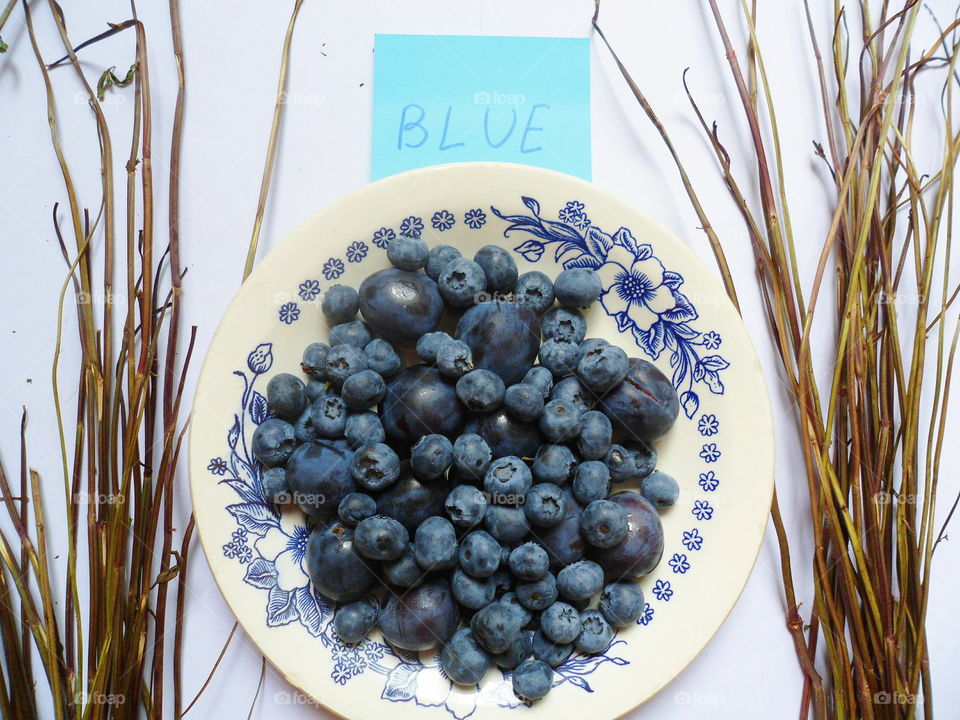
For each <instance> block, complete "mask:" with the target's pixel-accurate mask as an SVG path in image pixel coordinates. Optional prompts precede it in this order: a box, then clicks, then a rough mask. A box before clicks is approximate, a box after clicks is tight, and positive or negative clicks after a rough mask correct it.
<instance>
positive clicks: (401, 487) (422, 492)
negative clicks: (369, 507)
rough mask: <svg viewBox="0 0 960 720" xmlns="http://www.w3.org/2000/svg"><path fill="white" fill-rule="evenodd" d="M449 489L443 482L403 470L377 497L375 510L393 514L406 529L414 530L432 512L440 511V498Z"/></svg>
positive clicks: (441, 506)
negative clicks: (426, 480) (422, 477)
mask: <svg viewBox="0 0 960 720" xmlns="http://www.w3.org/2000/svg"><path fill="white" fill-rule="evenodd" d="M448 489H449V488H448V487H447V485H446V483H444V482H436V481H435V482H432V483H429V484H424V483H422V482H420V481H419V480H417V478H415V477H414V476H413V475H412V474H410V473H409V472H405V473H403V474H402V475H401V477H400V479H399V480H398V481H397V482H395V483H394V484H393V485H392V486H391V487H390V488H389V489H388V490H386V491H385V492H382V493H380V495H379V496H378V497H377V512H378V513H380V514H381V515H389V516H390V517H392V518H396V519H397V520H399V521H400V522H401V523H403V525H404V527H406V528H407V531H408V532H410V533H414V532H416V530H417V527H418V526H419V525H420V523H422V522H423V521H424V520H426V519H427V518H428V517H430V516H431V515H443V501H444V499H446V497H447V491H448Z"/></svg>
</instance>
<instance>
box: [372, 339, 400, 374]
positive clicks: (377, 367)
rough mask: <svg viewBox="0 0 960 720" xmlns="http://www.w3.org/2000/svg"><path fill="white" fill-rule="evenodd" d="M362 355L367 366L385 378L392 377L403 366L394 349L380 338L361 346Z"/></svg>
mask: <svg viewBox="0 0 960 720" xmlns="http://www.w3.org/2000/svg"><path fill="white" fill-rule="evenodd" d="M363 355H364V357H365V358H366V359H367V367H369V368H370V369H371V370H373V371H374V372H378V373H380V375H381V376H383V377H385V378H388V377H393V376H394V375H396V374H397V373H398V372H400V369H401V368H402V367H403V361H402V360H401V359H400V356H399V355H398V354H397V351H396V349H395V348H394V347H393V345H391V344H390V343H388V342H387V341H386V340H384V339H382V338H374V339H373V340H371V341H370V342H368V343H367V344H366V345H365V346H364V347H363Z"/></svg>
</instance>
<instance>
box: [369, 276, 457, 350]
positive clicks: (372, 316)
mask: <svg viewBox="0 0 960 720" xmlns="http://www.w3.org/2000/svg"><path fill="white" fill-rule="evenodd" d="M360 314H361V315H363V319H364V320H366V321H367V324H368V325H369V326H370V327H372V328H373V329H374V330H376V331H377V332H378V333H379V334H380V335H382V336H383V337H384V338H386V339H387V340H389V341H390V342H395V343H401V344H411V343H415V342H416V341H417V338H419V337H420V336H421V335H423V334H424V333H428V332H430V331H431V330H433V329H434V328H435V327H436V326H437V323H438V322H440V316H441V315H442V314H443V298H442V297H441V296H440V289H439V288H438V287H437V284H436V283H435V282H434V281H433V280H431V279H430V278H429V277H427V276H426V275H423V274H421V273H417V272H410V271H409V270H399V269H397V268H387V269H385V270H378V271H377V272H375V273H373V274H372V275H370V276H368V277H367V278H366V279H365V280H364V281H363V282H362V283H361V284H360Z"/></svg>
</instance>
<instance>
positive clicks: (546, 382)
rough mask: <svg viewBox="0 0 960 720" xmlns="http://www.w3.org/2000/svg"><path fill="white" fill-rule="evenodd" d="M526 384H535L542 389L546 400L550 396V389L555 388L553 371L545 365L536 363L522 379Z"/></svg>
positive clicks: (538, 388) (541, 392)
mask: <svg viewBox="0 0 960 720" xmlns="http://www.w3.org/2000/svg"><path fill="white" fill-rule="evenodd" d="M521 382H523V383H524V384H525V385H533V386H534V387H535V388H537V390H539V391H540V394H541V395H542V396H543V399H544V401H546V400H547V398H549V397H550V391H551V390H553V373H552V372H550V371H549V370H547V369H546V368H545V367H541V366H540V365H535V366H534V367H532V368H530V369H529V370H527V374H526V375H524V376H523V380H522V381H521Z"/></svg>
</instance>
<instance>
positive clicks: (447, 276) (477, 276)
mask: <svg viewBox="0 0 960 720" xmlns="http://www.w3.org/2000/svg"><path fill="white" fill-rule="evenodd" d="M486 284H487V278H486V276H485V275H484V274H483V268H482V267H480V266H479V265H477V263H475V262H474V261H473V260H467V259H466V258H464V257H459V258H456V259H455V260H451V261H450V262H448V263H447V264H446V265H444V266H443V269H442V270H441V271H440V274H439V275H438V276H437V285H439V286H440V294H441V295H442V296H443V299H444V301H446V303H447V305H450V306H451V307H457V308H463V307H469V306H470V305H473V304H474V303H475V302H476V298H477V295H478V294H479V293H480V292H482V291H483V289H484V287H486Z"/></svg>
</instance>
